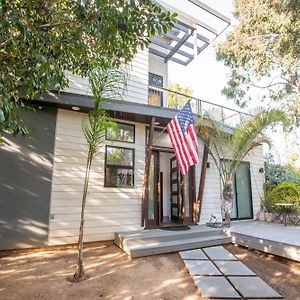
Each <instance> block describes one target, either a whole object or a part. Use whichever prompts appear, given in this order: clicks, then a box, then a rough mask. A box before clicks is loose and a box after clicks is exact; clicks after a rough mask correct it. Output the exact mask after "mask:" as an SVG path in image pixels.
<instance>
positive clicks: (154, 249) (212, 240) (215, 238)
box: [122, 234, 231, 258]
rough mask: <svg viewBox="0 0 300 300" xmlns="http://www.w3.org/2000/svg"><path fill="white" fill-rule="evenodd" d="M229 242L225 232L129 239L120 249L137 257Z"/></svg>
mask: <svg viewBox="0 0 300 300" xmlns="http://www.w3.org/2000/svg"><path fill="white" fill-rule="evenodd" d="M230 242H231V240H230V238H228V237H227V236H226V235H225V234H217V235H211V236H202V237H194V238H190V239H186V238H185V239H173V240H167V241H158V242H149V243H139V242H137V241H136V242H135V241H130V243H127V245H126V246H125V247H123V248H122V249H123V250H124V251H125V252H126V253H127V254H128V255H129V256H130V257H131V258H137V257H142V256H149V255H156V254H162V253H170V252H177V251H182V250H190V249H196V248H202V247H209V246H216V245H223V244H227V243H230Z"/></svg>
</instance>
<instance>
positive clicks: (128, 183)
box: [104, 146, 134, 187]
mask: <svg viewBox="0 0 300 300" xmlns="http://www.w3.org/2000/svg"><path fill="white" fill-rule="evenodd" d="M105 150H106V151H105V182H104V186H106V187H133V186H134V149H129V148H121V147H114V146H106V149H105Z"/></svg>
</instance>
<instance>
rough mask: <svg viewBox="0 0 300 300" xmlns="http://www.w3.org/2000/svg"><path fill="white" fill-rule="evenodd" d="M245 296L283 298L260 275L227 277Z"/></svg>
mask: <svg viewBox="0 0 300 300" xmlns="http://www.w3.org/2000/svg"><path fill="white" fill-rule="evenodd" d="M227 278H228V279H229V281H230V282H231V284H232V285H233V286H234V287H235V288H236V289H237V290H238V291H239V293H241V295H242V296H243V297H244V298H252V299H253V298H269V299H282V296H281V295H280V294H278V293H277V292H276V291H275V290H274V289H273V288H271V287H270V286H269V285H268V284H267V283H266V282H264V281H263V280H262V279H261V278H259V277H227Z"/></svg>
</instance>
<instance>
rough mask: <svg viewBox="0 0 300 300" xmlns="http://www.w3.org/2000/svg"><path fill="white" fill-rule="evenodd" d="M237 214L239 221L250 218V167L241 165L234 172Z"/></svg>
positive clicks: (251, 214) (251, 213) (246, 164)
mask: <svg viewBox="0 0 300 300" xmlns="http://www.w3.org/2000/svg"><path fill="white" fill-rule="evenodd" d="M235 180H236V184H235V185H236V195H237V214H238V218H239V219H249V218H252V216H253V212H252V194H251V179H250V166H249V164H248V163H241V164H240V165H239V167H238V169H237V171H236V175H235Z"/></svg>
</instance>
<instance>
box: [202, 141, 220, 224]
mask: <svg viewBox="0 0 300 300" xmlns="http://www.w3.org/2000/svg"><path fill="white" fill-rule="evenodd" d="M198 142H199V150H200V151H199V156H200V162H199V164H198V165H197V166H196V191H197V193H198V189H199V182H200V176H201V166H202V156H203V147H204V143H203V141H202V140H201V139H198ZM208 162H209V164H210V168H208V169H207V171H206V179H205V184H204V193H203V202H202V209H201V215H200V222H199V223H200V224H204V223H206V222H208V221H209V219H210V215H211V214H213V215H215V216H216V217H217V218H218V221H221V220H222V216H221V200H220V190H221V185H220V176H219V171H218V169H217V167H216V165H215V163H214V162H213V160H212V158H211V156H210V155H209V156H208Z"/></svg>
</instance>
